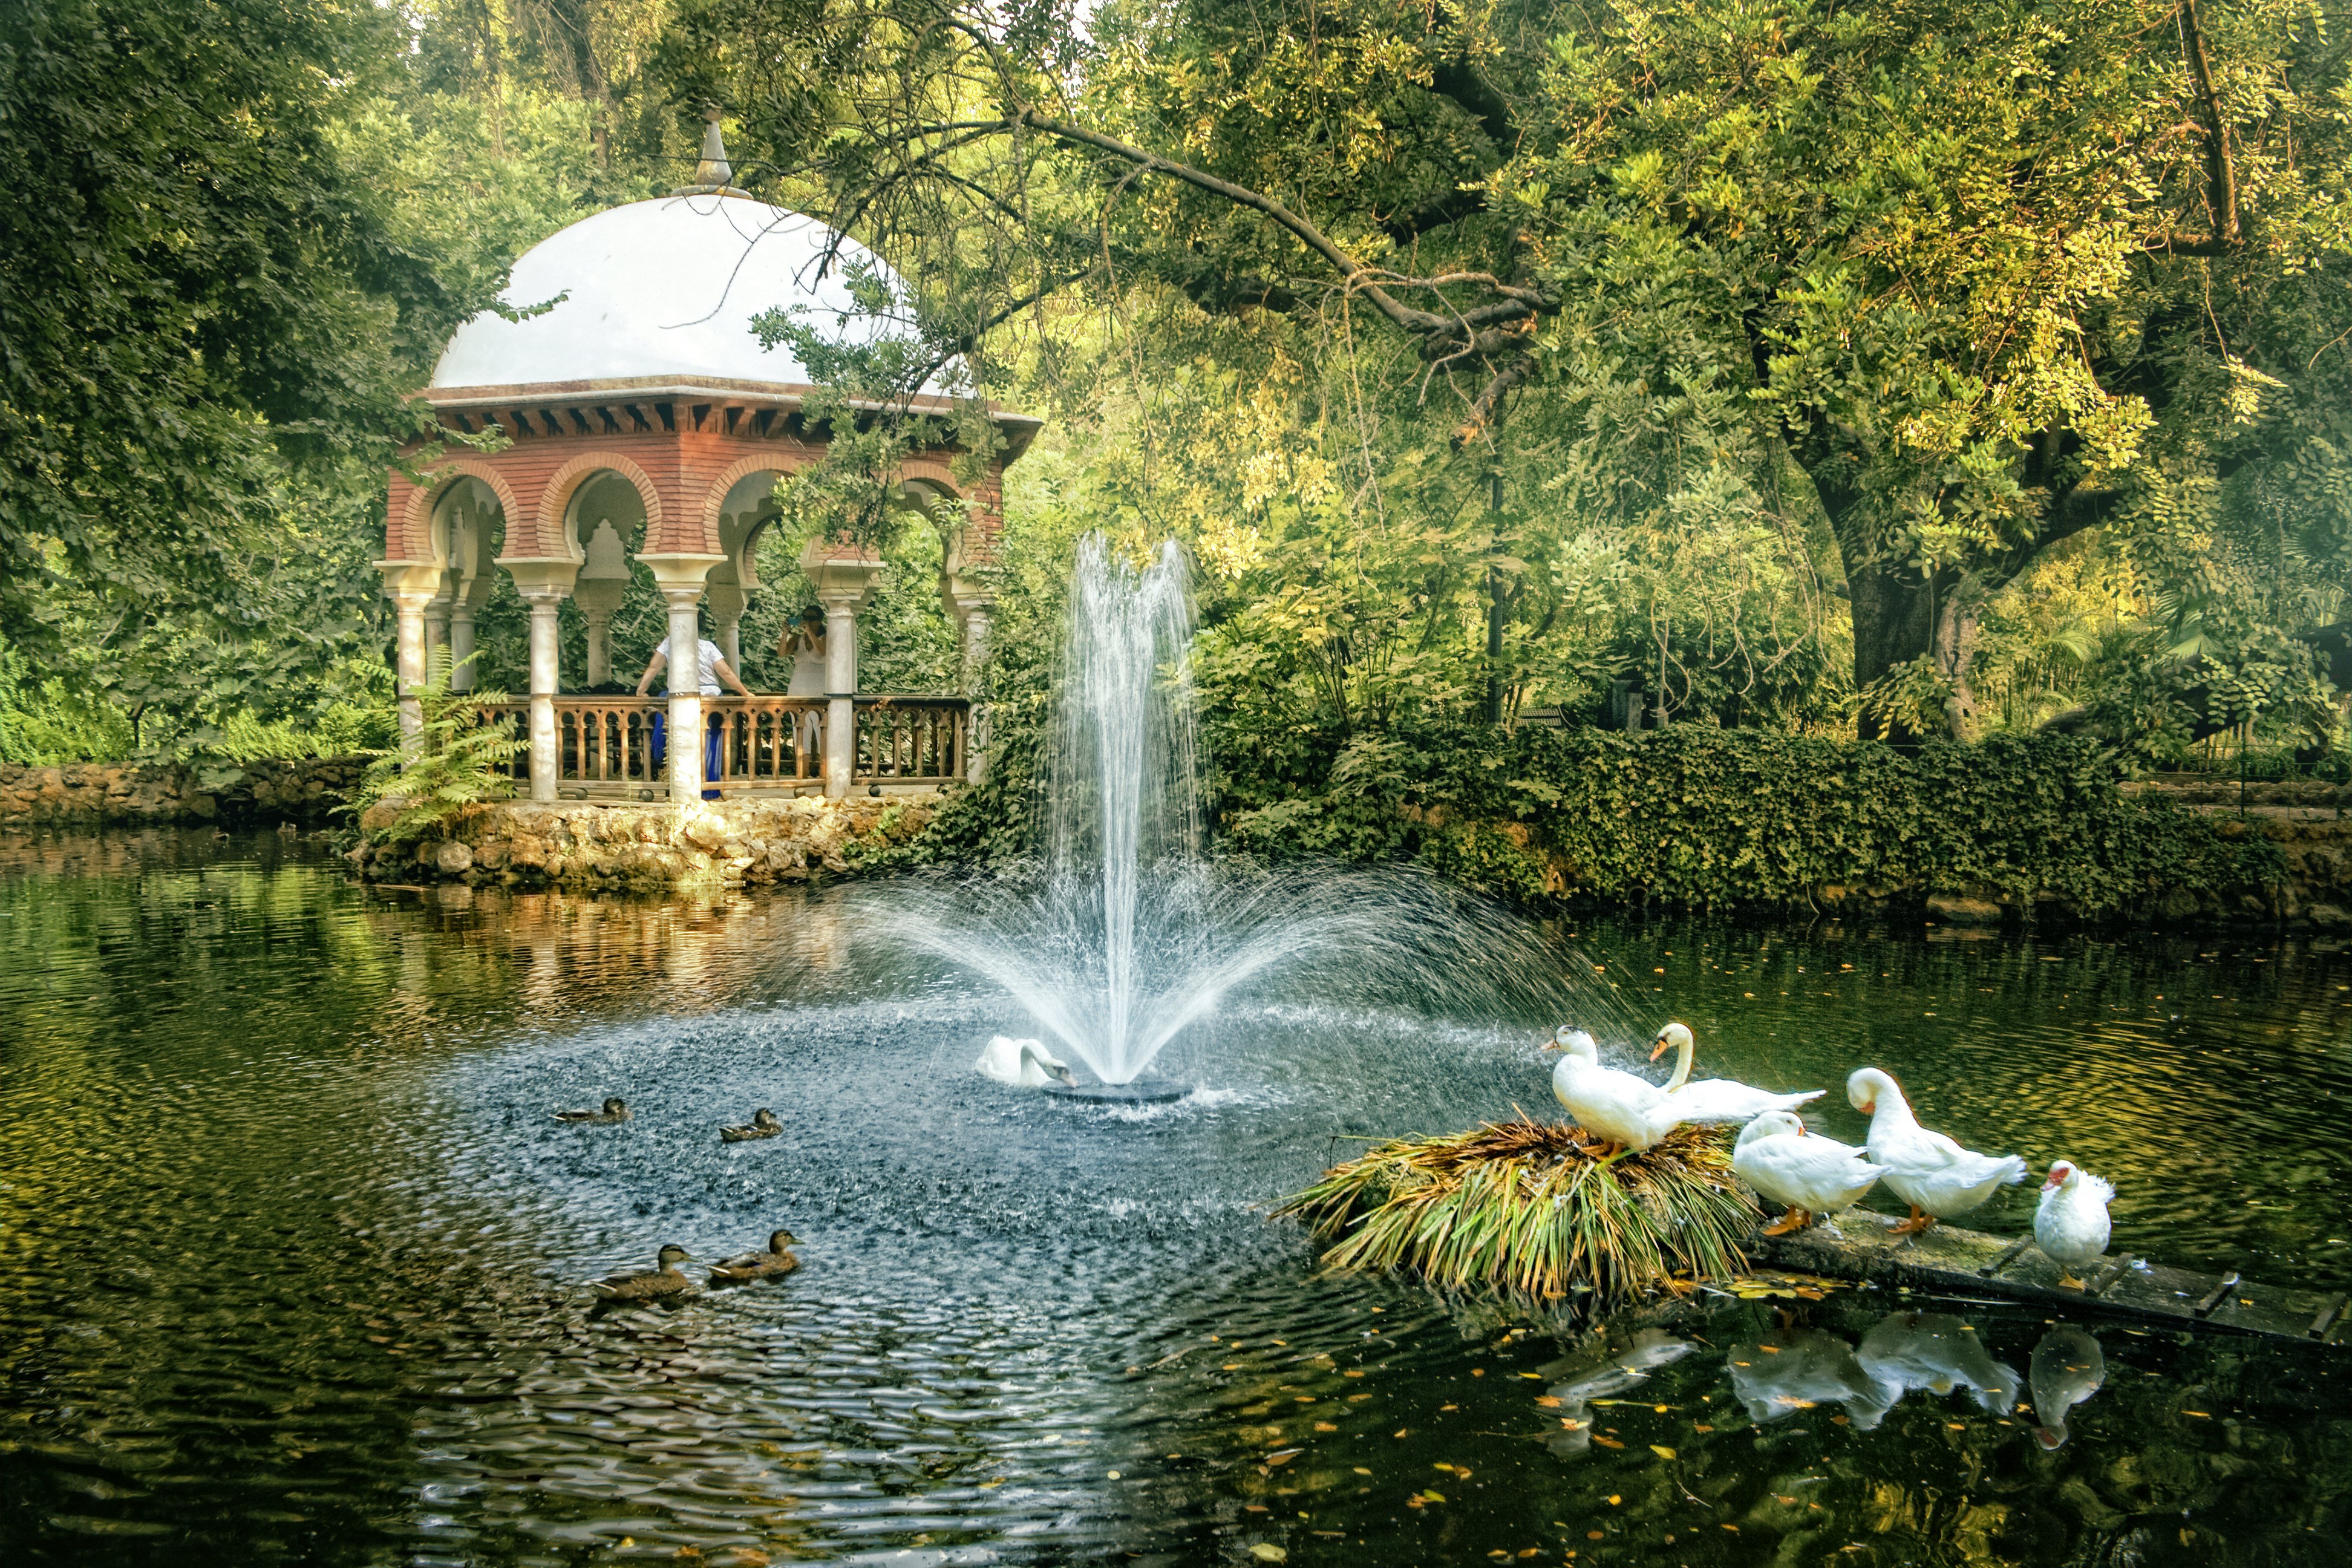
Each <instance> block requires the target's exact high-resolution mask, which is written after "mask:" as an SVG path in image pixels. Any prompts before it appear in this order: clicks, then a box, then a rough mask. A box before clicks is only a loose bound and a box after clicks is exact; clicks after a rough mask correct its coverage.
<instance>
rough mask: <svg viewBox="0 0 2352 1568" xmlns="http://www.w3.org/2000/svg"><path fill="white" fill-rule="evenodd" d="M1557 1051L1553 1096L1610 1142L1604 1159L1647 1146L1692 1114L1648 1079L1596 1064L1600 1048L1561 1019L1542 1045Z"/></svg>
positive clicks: (1579, 1121)
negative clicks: (1548, 1039) (1547, 1040)
mask: <svg viewBox="0 0 2352 1568" xmlns="http://www.w3.org/2000/svg"><path fill="white" fill-rule="evenodd" d="M1544 1048H1545V1049H1547V1050H1554V1051H1558V1052H1559V1053H1560V1058H1559V1066H1558V1067H1556V1068H1552V1071H1551V1092H1552V1098H1553V1099H1555V1100H1559V1102H1560V1104H1561V1105H1562V1106H1564V1107H1566V1108H1567V1110H1568V1113H1569V1114H1570V1116H1573V1117H1575V1118H1576V1121H1577V1125H1578V1126H1580V1127H1581V1128H1583V1129H1584V1130H1585V1131H1587V1132H1590V1133H1591V1134H1592V1135H1593V1136H1594V1137H1596V1138H1600V1139H1603V1140H1605V1141H1606V1142H1609V1143H1611V1144H1612V1145H1614V1147H1613V1148H1612V1150H1611V1152H1610V1154H1609V1158H1611V1159H1614V1158H1616V1156H1617V1155H1618V1154H1621V1153H1626V1152H1632V1151H1635V1150H1641V1149H1647V1148H1648V1147H1650V1145H1652V1144H1653V1143H1655V1142H1657V1141H1658V1140H1659V1139H1661V1138H1664V1136H1665V1135H1666V1134H1667V1133H1669V1132H1671V1131H1674V1130H1675V1128H1676V1127H1679V1126H1681V1125H1682V1124H1683V1123H1684V1122H1685V1121H1690V1120H1691V1117H1690V1116H1689V1115H1688V1114H1687V1113H1686V1112H1687V1110H1688V1108H1687V1107H1685V1106H1681V1105H1677V1104H1676V1103H1675V1100H1673V1099H1672V1097H1670V1096H1669V1095H1668V1094H1667V1093H1666V1091H1665V1090H1664V1089H1660V1088H1659V1087H1658V1086H1657V1085H1656V1084H1654V1083H1652V1082H1650V1081H1649V1080H1648V1079H1640V1078H1635V1077H1634V1076H1633V1074H1632V1073H1629V1072H1620V1071H1618V1070H1617V1069H1616V1068H1605V1067H1602V1066H1601V1049H1600V1047H1598V1046H1596V1045H1595V1044H1594V1043H1593V1040H1592V1037H1591V1035H1588V1034H1586V1033H1585V1032H1584V1031H1583V1030H1582V1029H1578V1028H1571V1027H1570V1026H1568V1025H1566V1024H1562V1025H1561V1026H1559V1029H1558V1030H1556V1031H1554V1033H1553V1035H1552V1037H1551V1044H1550V1045H1549V1046H1547V1047H1544Z"/></svg>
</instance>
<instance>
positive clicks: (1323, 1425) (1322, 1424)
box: [1315, 1421, 1339, 1432]
mask: <svg viewBox="0 0 2352 1568" xmlns="http://www.w3.org/2000/svg"><path fill="white" fill-rule="evenodd" d="M1315 1430H1317V1431H1318V1432H1337V1431H1338V1430H1339V1427H1338V1426H1335V1425H1333V1424H1332V1423H1331V1422H1328V1421H1318V1422H1317V1423H1315Z"/></svg>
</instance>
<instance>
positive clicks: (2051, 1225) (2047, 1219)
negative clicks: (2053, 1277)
mask: <svg viewBox="0 0 2352 1568" xmlns="http://www.w3.org/2000/svg"><path fill="white" fill-rule="evenodd" d="M2115 1201H2116V1189H2115V1188H2114V1187H2113V1186H2111V1185H2109V1184H2108V1183H2107V1181H2106V1179H2105V1177H2102V1176H2095V1175H2093V1174H2091V1173H2090V1172H2088V1171H2085V1170H2082V1169H2080V1168H2078V1167H2076V1166H2074V1165H2070V1164H2068V1163H2066V1162H2065V1161H2063V1160H2060V1161H2058V1162H2056V1163H2053V1165H2052V1166H2051V1167H2050V1179H2049V1180H2048V1181H2045V1182H2043V1183H2042V1205H2041V1206H2040V1207H2039V1208H2036V1209H2035V1210H2034V1211H2033V1240H2034V1243H2035V1245H2037V1246H2039V1247H2041V1248H2042V1256H2044V1257H2045V1258H2049V1259H2050V1261H2051V1262H2053V1263H2055V1264H2056V1265H2058V1267H2059V1268H2061V1269H2063V1271H2064V1273H2063V1276H2062V1277H2061V1278H2060V1279H2059V1281H2058V1283H2059V1284H2061V1285H2063V1286H2064V1287H2065V1288H2066V1289H2069V1290H2080V1289H2084V1283H2083V1281H2082V1280H2081V1279H2079V1278H2077V1277H2076V1271H2077V1270H2079V1269H2080V1268H2082V1267H2083V1266H2084V1264H2086V1263H2088V1262H2090V1261H2091V1259H2093V1258H2096V1257H2098V1256H2099V1254H2101V1253H2103V1252H2105V1251H2106V1249H2107V1205H2109V1204H2111V1203H2113V1202H2115Z"/></svg>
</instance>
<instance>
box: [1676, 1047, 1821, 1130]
mask: <svg viewBox="0 0 2352 1568" xmlns="http://www.w3.org/2000/svg"><path fill="white" fill-rule="evenodd" d="M1669 1050H1672V1051H1675V1052H1676V1053H1678V1054H1677V1056H1676V1058H1675V1076H1674V1077H1672V1078H1670V1079H1666V1092H1667V1093H1668V1094H1671V1095H1673V1096H1674V1097H1675V1100H1676V1101H1677V1102H1679V1103H1680V1104H1682V1105H1683V1106H1684V1107H1685V1110H1684V1111H1683V1120H1684V1121H1747V1120H1748V1118H1750V1117H1753V1116H1761V1115H1763V1114H1764V1112H1766V1111H1768V1110H1796V1109H1797V1107H1799V1106H1801V1105H1803V1104H1804V1103H1806V1102H1807V1101H1808V1100H1819V1099H1820V1098H1821V1097H1822V1096H1823V1095H1825V1094H1827V1093H1828V1092H1829V1090H1827V1089H1803V1090H1801V1091H1800V1092H1798V1093H1796V1094H1774V1093H1772V1092H1771V1091H1770V1090H1769V1089H1755V1088H1751V1087H1750V1086H1748V1085H1747V1084H1744V1083H1741V1082H1739V1081H1738V1079H1728V1078H1703V1079H1699V1080H1698V1081H1697V1082H1696V1083H1693V1082H1691V1081H1690V1074H1691V1061H1692V1059H1693V1058H1695V1057H1696V1055H1697V1054H1698V1044H1697V1042H1696V1040H1694V1039H1692V1037H1691V1032H1690V1027H1689V1026H1688V1025H1685V1024H1668V1025H1667V1026H1665V1027H1664V1028H1663V1029H1660V1030H1659V1031H1658V1039H1657V1048H1656V1049H1654V1050H1653V1051H1652V1052H1651V1053H1650V1059H1651V1060H1652V1061H1656V1060H1657V1059H1658V1058H1660V1057H1662V1056H1664V1055H1665V1054H1666V1052H1667V1051H1669Z"/></svg>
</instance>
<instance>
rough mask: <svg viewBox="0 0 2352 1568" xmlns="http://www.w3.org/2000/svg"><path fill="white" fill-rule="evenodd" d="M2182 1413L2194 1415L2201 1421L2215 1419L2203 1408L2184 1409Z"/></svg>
mask: <svg viewBox="0 0 2352 1568" xmlns="http://www.w3.org/2000/svg"><path fill="white" fill-rule="evenodd" d="M2180 1414H2182V1415H2194V1416H2196V1417H2197V1419H2199V1420H2200V1421H2210V1420H2212V1419H2213V1417H2212V1416H2211V1415H2210V1414H2209V1413H2207V1412H2205V1411H2202V1410H2184V1411H2182V1412H2181V1413H2180Z"/></svg>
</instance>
